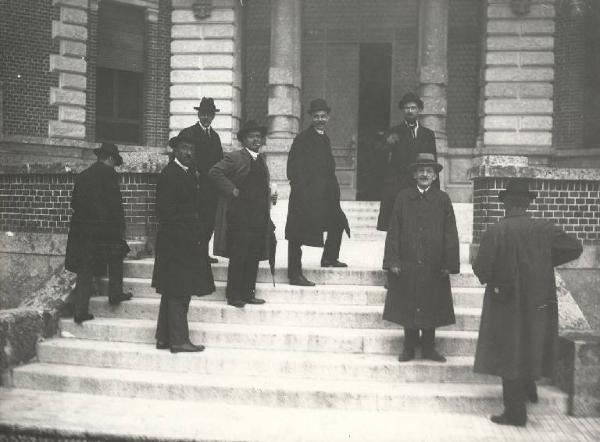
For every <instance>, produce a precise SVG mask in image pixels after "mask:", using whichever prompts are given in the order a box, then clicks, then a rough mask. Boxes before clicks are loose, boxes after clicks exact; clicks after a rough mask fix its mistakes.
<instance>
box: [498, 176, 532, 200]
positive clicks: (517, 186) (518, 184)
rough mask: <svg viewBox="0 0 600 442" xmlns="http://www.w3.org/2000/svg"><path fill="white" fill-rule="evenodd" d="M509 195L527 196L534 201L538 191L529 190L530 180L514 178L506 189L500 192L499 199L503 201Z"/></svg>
mask: <svg viewBox="0 0 600 442" xmlns="http://www.w3.org/2000/svg"><path fill="white" fill-rule="evenodd" d="M507 196H526V197H529V199H530V200H531V201H533V200H534V199H536V198H537V192H532V191H530V190H529V180H526V179H512V180H510V181H509V182H508V184H507V185H506V190H501V191H500V192H498V199H499V200H500V201H502V202H504V199H505V198H506V197H507Z"/></svg>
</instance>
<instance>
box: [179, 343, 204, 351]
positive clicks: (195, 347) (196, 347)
mask: <svg viewBox="0 0 600 442" xmlns="http://www.w3.org/2000/svg"><path fill="white" fill-rule="evenodd" d="M202 350H204V346H203V345H194V344H192V343H191V342H186V343H185V344H181V345H171V353H195V352H199V351H202Z"/></svg>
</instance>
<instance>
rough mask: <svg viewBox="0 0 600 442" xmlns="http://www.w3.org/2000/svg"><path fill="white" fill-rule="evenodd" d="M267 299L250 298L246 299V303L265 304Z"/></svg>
mask: <svg viewBox="0 0 600 442" xmlns="http://www.w3.org/2000/svg"><path fill="white" fill-rule="evenodd" d="M265 302H266V301H265V300H264V299H260V298H250V299H248V300H247V301H246V304H255V305H260V304H264V303H265Z"/></svg>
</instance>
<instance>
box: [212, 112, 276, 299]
mask: <svg viewBox="0 0 600 442" xmlns="http://www.w3.org/2000/svg"><path fill="white" fill-rule="evenodd" d="M266 133H267V128H266V127H265V126H261V125H259V124H258V123H256V121H253V120H250V121H247V122H246V123H245V124H244V125H243V126H242V128H241V129H240V130H239V132H238V133H237V139H238V141H240V142H241V143H242V148H241V149H240V150H237V151H235V152H229V153H227V154H226V155H225V157H224V158H223V159H222V160H221V161H219V162H218V163H217V164H215V165H214V166H213V167H212V168H211V169H210V171H209V176H210V178H211V179H212V181H213V184H214V185H215V187H216V188H217V190H218V192H219V196H220V198H219V205H218V207H217V218H216V225H215V240H214V244H213V248H214V250H213V252H214V254H215V255H217V256H223V257H227V258H229V267H228V269H227V289H226V297H227V303H228V304H229V305H232V306H234V307H237V308H242V307H244V306H245V305H246V304H264V302H265V301H264V300H263V299H258V298H256V297H255V286H256V277H257V275H258V265H259V262H260V261H264V260H266V259H268V258H269V253H270V251H271V244H272V242H273V241H275V237H274V229H275V226H274V225H273V222H272V221H271V204H272V203H273V204H274V203H275V201H276V199H277V195H276V194H273V195H271V191H270V186H269V183H270V177H269V169H268V167H267V162H266V160H265V157H264V155H263V154H261V153H259V149H260V147H261V146H262V145H263V144H264V138H265V135H266Z"/></svg>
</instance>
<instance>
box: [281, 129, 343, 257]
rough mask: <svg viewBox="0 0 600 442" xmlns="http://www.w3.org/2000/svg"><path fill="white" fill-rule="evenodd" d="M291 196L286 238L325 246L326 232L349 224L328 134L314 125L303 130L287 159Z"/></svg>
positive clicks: (305, 243)
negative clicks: (319, 130) (342, 203)
mask: <svg viewBox="0 0 600 442" xmlns="http://www.w3.org/2000/svg"><path fill="white" fill-rule="evenodd" d="M287 177H288V179H289V180H290V199H289V205H288V216H287V222H286V226H285V238H286V239H287V240H290V241H296V242H300V243H301V244H304V245H307V246H313V247H323V232H327V231H329V230H331V229H336V228H339V227H340V226H342V227H343V226H346V225H347V224H348V221H347V218H346V215H345V214H344V212H343V211H342V209H341V207H340V186H339V184H338V180H337V177H336V175H335V160H334V158H333V154H332V152H331V143H330V141H329V137H328V136H327V134H324V135H320V134H319V133H318V132H317V131H316V130H315V129H314V128H312V127H310V128H308V129H306V130H305V131H303V132H301V133H299V134H298V135H297V136H296V138H295V139H294V142H293V143H292V147H291V149H290V154H289V156H288V162H287Z"/></svg>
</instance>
